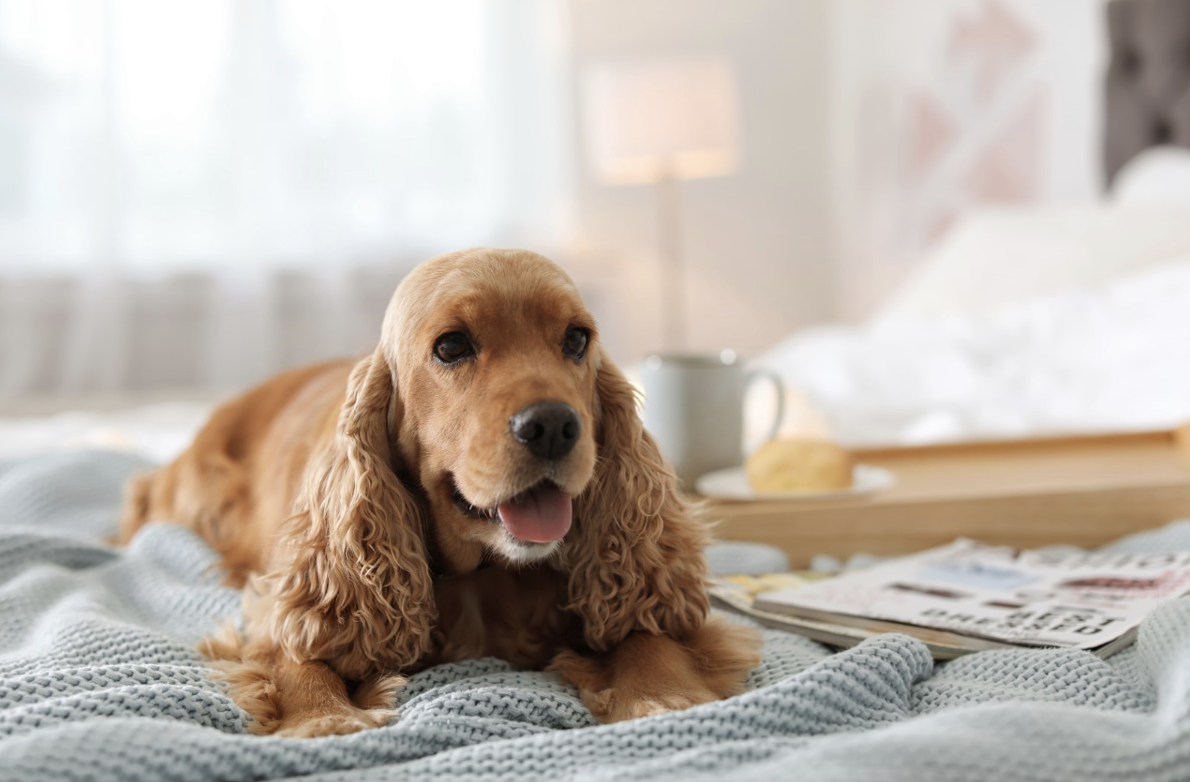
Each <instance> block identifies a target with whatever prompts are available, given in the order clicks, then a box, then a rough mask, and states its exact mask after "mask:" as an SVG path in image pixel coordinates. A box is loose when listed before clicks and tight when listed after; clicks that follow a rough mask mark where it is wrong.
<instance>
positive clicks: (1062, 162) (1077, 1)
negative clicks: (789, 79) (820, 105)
mask: <svg viewBox="0 0 1190 782" xmlns="http://www.w3.org/2000/svg"><path fill="white" fill-rule="evenodd" d="M1104 5H1105V0H1046V1H1045V2H1043V3H1042V2H1036V0H898V2H896V3H888V2H882V1H881V0H837V2H833V3H831V8H830V19H829V24H830V28H831V34H830V39H831V47H830V62H829V66H830V67H829V81H830V87H829V91H828V92H829V95H830V99H831V106H830V116H831V127H832V132H831V138H832V142H833V147H832V193H833V226H834V234H835V236H836V237H837V245H836V246H837V249H838V255H837V257H836V263H835V265H834V273H835V276H834V281H835V290H836V292H837V296H838V299H837V306H838V314H839V315H840V316H842V317H845V318H855V317H860V316H864V315H867V314H869V313H871V312H872V311H873V310H874V309H875V308H876V307H877V306H878V304H879V303H880V301H881V300H882V299H884V298H885V297H886V296H887V295H888V294H889V293H890V292H891V291H892V290H894V289H895V288H896V286H897V285H898V284H899V283H900V282H901V281H902V280H904V279H905V278H906V276H907V275H909V274H910V273H911V272H912V271H913V269H914V268H915V266H916V265H917V264H918V263H919V262H920V260H921V259H922V256H923V254H924V253H925V251H926V250H927V249H928V248H929V247H930V246H931V244H932V243H933V242H934V241H936V240H937V239H938V237H940V236H941V235H942V234H943V233H944V232H945V231H946V230H947V229H948V228H949V227H950V226H951V225H953V223H954V221H955V220H956V218H958V216H959V215H961V214H962V213H963V212H964V211H966V210H969V209H971V208H973V207H977V206H979V205H981V204H1033V203H1048V204H1055V203H1063V204H1068V203H1085V202H1090V201H1093V200H1095V199H1096V198H1097V197H1098V195H1099V194H1100V192H1101V190H1102V184H1101V175H1100V124H1101V123H1100V113H1101V93H1102V80H1103V75H1102V74H1103V69H1104V68H1105V67H1106V62H1105V58H1106V37H1105V36H1106V34H1105V32H1104V27H1103V18H1104Z"/></svg>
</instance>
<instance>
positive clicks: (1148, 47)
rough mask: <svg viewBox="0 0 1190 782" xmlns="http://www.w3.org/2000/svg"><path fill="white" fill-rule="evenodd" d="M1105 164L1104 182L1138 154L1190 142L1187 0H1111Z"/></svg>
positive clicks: (1189, 4)
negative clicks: (1164, 145) (1154, 148)
mask: <svg viewBox="0 0 1190 782" xmlns="http://www.w3.org/2000/svg"><path fill="white" fill-rule="evenodd" d="M1107 28H1108V38H1109V41H1110V44H1111V61H1110V64H1109V66H1108V71H1107V95H1106V104H1105V105H1106V117H1105V127H1104V165H1105V173H1106V175H1107V181H1108V183H1110V182H1111V181H1112V179H1114V178H1115V175H1116V173H1117V172H1118V171H1119V170H1120V168H1121V167H1122V166H1123V165H1124V164H1125V163H1127V162H1128V161H1129V160H1130V159H1131V158H1132V157H1133V156H1134V155H1136V154H1137V153H1139V152H1141V151H1143V150H1145V149H1148V148H1149V147H1153V146H1158V145H1162V144H1174V145H1177V146H1184V147H1190V0H1111V2H1110V3H1108V6H1107Z"/></svg>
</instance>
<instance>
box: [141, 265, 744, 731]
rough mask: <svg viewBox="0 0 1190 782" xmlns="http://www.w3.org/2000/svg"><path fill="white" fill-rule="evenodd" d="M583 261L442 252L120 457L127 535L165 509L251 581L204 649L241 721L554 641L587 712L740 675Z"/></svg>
mask: <svg viewBox="0 0 1190 782" xmlns="http://www.w3.org/2000/svg"><path fill="white" fill-rule="evenodd" d="M637 402H638V399H637V395H636V393H635V391H634V389H633V387H632V386H631V385H630V384H629V382H628V381H627V380H626V379H625V377H624V376H623V374H621V372H620V371H619V370H618V369H617V368H616V366H615V365H614V364H613V363H612V361H611V360H610V359H609V358H608V355H607V352H606V350H605V349H604V348H603V347H602V346H601V345H600V341H599V334H598V330H597V328H596V324H595V321H594V320H593V319H592V317H591V315H590V313H588V312H587V310H586V309H585V307H584V306H583V303H582V300H581V298H580V296H579V294H578V291H577V289H576V287H575V285H574V283H573V282H572V281H571V280H570V278H569V277H568V276H567V275H566V274H565V273H564V272H563V271H562V270H561V269H560V268H559V267H558V266H556V265H555V264H554V263H553V262H551V261H549V260H548V259H546V258H544V257H542V256H540V255H536V254H534V253H531V252H527V251H521V250H492V249H479V250H467V251H461V252H456V253H450V254H447V255H441V256H438V257H436V258H432V259H430V260H428V261H426V262H424V263H422V264H421V265H419V266H418V267H417V268H416V269H414V270H413V271H412V272H411V273H410V274H409V275H408V276H407V277H406V278H405V279H404V280H403V281H402V282H401V284H400V285H399V287H398V288H397V291H396V293H395V294H394V295H393V298H392V301H391V303H390V304H389V306H388V309H387V311H386V314H385V318H384V324H383V330H382V334H381V339H380V343H379V345H378V346H377V347H376V349H375V351H374V352H373V353H372V354H371V355H369V356H367V357H366V358H364V359H363V360H362V361H358V362H346V361H344V362H332V363H326V364H321V365H318V366H314V367H309V368H305V369H300V370H296V371H292V372H289V373H286V374H283V375H280V376H278V377H276V378H274V379H272V380H269V381H267V382H266V383H264V384H263V385H261V386H259V387H257V388H255V389H254V390H251V391H249V392H247V393H246V394H244V395H243V396H240V397H239V398H237V399H234V400H232V401H230V402H228V403H226V404H224V405H223V406H222V407H220V408H218V409H217V410H216V411H215V412H214V413H213V415H212V416H211V418H210V420H209V421H208V422H207V423H206V425H205V426H204V428H203V429H202V430H201V431H200V432H199V433H198V435H197V436H196V438H195V440H194V442H193V444H192V445H190V447H189V448H188V449H187V450H186V451H185V452H184V453H182V455H181V456H179V457H178V459H177V460H176V461H175V462H173V463H172V464H170V465H168V466H165V467H163V468H161V469H159V470H156V471H153V472H150V473H146V474H142V475H139V476H136V477H134V478H133V479H132V480H131V481H130V483H129V485H128V487H127V497H126V503H125V511H124V514H123V516H122V518H121V521H120V531H119V534H118V538H119V539H120V540H121V541H123V542H127V541H128V540H129V539H131V537H132V536H133V535H134V534H135V533H136V531H137V530H138V529H139V528H140V527H141V526H143V525H144V524H145V523H147V522H148V521H149V520H169V521H173V522H176V523H180V524H182V525H184V526H186V527H188V528H190V529H191V530H193V531H195V532H196V533H198V534H199V535H201V536H202V537H203V538H205V539H206V540H207V541H208V542H209V543H210V545H211V546H212V547H213V548H214V549H215V551H216V552H218V554H219V556H220V558H221V560H220V564H221V566H222V568H223V570H224V573H225V574H226V581H227V583H229V584H232V585H236V586H245V585H246V586H247V587H248V589H246V592H245V613H244V622H243V627H242V630H241V631H240V632H236V631H235V630H234V629H232V628H230V627H229V628H228V629H227V630H226V631H225V632H223V633H221V634H217V635H215V636H212V637H211V638H208V639H206V640H205V641H204V642H203V644H202V646H201V649H202V651H203V652H204V653H205V654H206V655H207V656H208V657H209V658H211V659H212V660H213V661H214V665H215V666H216V667H217V668H218V669H219V671H220V675H221V676H222V678H224V679H225V680H226V681H227V682H228V684H229V689H230V693H231V696H232V697H233V698H234V699H235V701H236V702H237V703H238V704H239V705H240V706H241V707H242V708H243V709H244V710H245V711H246V712H247V713H248V715H249V716H250V717H251V722H250V724H249V729H250V730H251V731H252V732H254V733H262V734H277V735H284V736H295V737H312V736H324V735H333V734H345V733H351V732H354V731H357V730H361V729H365V728H371V727H376V726H380V725H384V724H386V723H387V722H389V721H390V720H391V719H392V718H393V717H394V716H396V712H395V711H394V709H393V705H394V702H395V699H396V696H397V694H398V691H399V688H400V687H401V686H402V684H403V683H404V681H405V679H404V678H403V675H406V674H409V673H411V672H416V671H418V670H420V669H423V668H426V667H428V666H430V665H434V664H437V663H442V662H449V661H456V660H464V659H472V658H477V657H481V656H488V655H490V656H495V657H499V658H502V659H504V660H507V661H509V662H510V663H511V664H513V665H515V666H519V667H525V668H540V667H545V669H546V670H549V671H553V672H555V673H557V674H558V675H559V676H560V677H561V678H562V679H563V680H565V681H566V682H569V683H570V684H572V685H573V686H574V687H576V688H577V690H578V693H579V697H580V698H581V700H582V702H583V703H584V704H585V705H586V706H587V708H589V709H590V711H591V712H592V714H593V715H594V717H595V718H596V719H598V720H600V721H604V722H613V721H618V720H625V719H631V718H636V717H642V716H647V715H652V714H659V713H662V712H666V711H672V710H677V709H683V708H686V707H689V706H692V705H695V704H699V703H706V702H709V701H713V700H718V699H722V698H725V697H728V696H730V695H733V694H736V693H738V692H740V691H741V690H742V689H743V686H744V681H745V679H746V676H747V674H748V673H749V672H750V671H751V670H752V669H753V668H754V667H755V666H756V665H757V663H758V662H759V657H758V654H757V648H758V638H757V636H756V635H755V633H753V632H752V631H751V630H749V629H747V628H744V627H742V626H739V625H736V624H733V623H731V622H728V621H725V620H723V619H721V618H717V617H711V616H709V613H708V609H709V603H708V596H707V590H706V577H707V567H706V563H705V560H704V554H703V548H704V546H705V545H706V544H707V542H708V530H707V527H706V525H705V523H704V522H703V521H702V520H700V518H698V516H697V515H696V514H694V513H692V512H691V509H690V508H689V507H688V505H687V503H686V502H685V500H684V499H683V497H682V495H681V494H680V493H679V491H678V486H677V482H676V479H675V477H674V474H673V472H672V470H671V469H670V468H669V467H668V466H667V465H666V463H665V462H664V460H663V459H662V457H661V455H660V454H659V452H658V449H657V447H656V445H655V443H654V442H653V440H652V438H651V437H650V436H649V434H648V433H647V432H646V431H645V430H644V428H643V426H642V424H641V421H640V418H639V416H638V414H637Z"/></svg>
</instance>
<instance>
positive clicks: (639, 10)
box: [569, 0, 834, 359]
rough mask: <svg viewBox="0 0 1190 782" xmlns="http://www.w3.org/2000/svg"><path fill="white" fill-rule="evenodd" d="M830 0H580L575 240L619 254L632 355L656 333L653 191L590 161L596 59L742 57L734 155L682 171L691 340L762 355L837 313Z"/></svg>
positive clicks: (609, 259) (600, 253)
mask: <svg viewBox="0 0 1190 782" xmlns="http://www.w3.org/2000/svg"><path fill="white" fill-rule="evenodd" d="M827 5H828V3H827V2H826V0H733V2H730V3H725V2H722V0H652V1H651V2H648V3H640V2H637V0H574V1H573V2H572V4H571V18H570V20H569V35H570V38H571V41H570V43H571V46H572V52H573V70H572V78H573V81H572V84H573V87H574V90H575V95H576V97H578V98H579V99H578V100H576V104H575V107H574V112H573V118H574V134H575V148H576V150H578V154H576V156H575V159H574V171H573V173H574V182H575V215H576V225H575V231H576V239H575V247H574V249H573V250H572V253H573V254H574V255H577V256H586V257H589V258H591V259H595V260H598V261H599V262H600V263H610V264H613V265H615V266H617V267H618V269H619V277H620V280H621V282H620V286H619V289H620V290H621V291H622V293H623V296H624V297H625V300H624V301H621V302H620V306H619V308H618V309H619V313H620V314H619V316H618V317H619V322H618V323H617V326H618V329H619V331H620V332H621V333H622V334H623V335H624V345H625V352H626V355H625V356H624V358H626V359H634V358H639V357H640V356H642V355H644V354H646V353H647V352H650V351H653V350H657V349H658V347H659V346H660V345H661V342H662V339H661V319H660V316H659V314H658V301H659V296H660V290H661V286H663V285H665V284H666V281H665V279H664V277H663V276H662V275H661V274H660V273H659V270H658V265H657V247H658V236H657V226H658V222H657V215H656V201H655V197H656V193H655V191H654V189H653V187H652V186H650V185H631V186H617V187H612V186H607V185H601V184H598V183H596V182H595V181H594V180H593V179H592V177H591V175H590V174H589V173H588V168H587V160H586V153H585V142H586V138H585V128H584V125H583V117H582V112H581V103H582V101H581V89H582V82H583V74H584V73H585V70H586V68H588V66H590V65H591V64H592V63H597V62H602V61H608V60H616V59H620V58H632V57H637V56H669V55H675V56H681V55H719V56H725V57H727V58H729V59H730V60H731V61H732V62H733V63H734V65H735V69H736V77H737V88H738V91H739V95H738V98H739V115H740V116H739V124H740V132H741V142H740V155H741V161H740V168H739V170H738V171H737V172H736V173H735V174H734V175H731V176H727V177H719V178H708V179H695V180H687V181H684V182H682V183H680V197H681V199H682V216H683V221H682V242H683V245H684V250H685V258H686V261H687V264H688V268H689V269H690V277H691V281H690V282H691V284H690V290H689V295H688V297H687V302H686V311H687V314H688V322H689V324H690V332H689V334H690V338H689V344H688V346H687V347H688V348H689V349H694V350H719V349H721V348H724V347H732V348H735V349H736V350H738V351H740V352H741V353H742V354H743V355H745V356H747V355H754V354H755V353H757V352H759V351H760V350H762V349H764V348H766V347H768V346H770V345H771V344H772V343H774V342H775V341H777V340H778V339H780V338H781V337H782V336H784V335H786V334H789V333H791V332H792V331H793V330H794V329H796V328H797V327H799V326H802V325H805V324H808V323H813V322H816V321H822V320H825V319H829V318H830V317H831V316H832V315H833V295H834V294H833V290H832V285H833V281H832V277H831V274H830V252H831V248H830V245H831V238H830V227H829V220H828V209H829V203H828V201H827V199H826V198H825V193H826V191H827V186H828V169H827V160H826V157H825V155H824V154H823V150H824V149H825V148H826V143H827V135H826V134H827V114H826V107H827V96H826V90H827V82H826V79H825V73H826V65H827V58H828V51H827V41H826V40H825V37H824V36H823V31H824V30H825V29H826V24H827Z"/></svg>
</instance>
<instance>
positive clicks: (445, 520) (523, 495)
mask: <svg viewBox="0 0 1190 782" xmlns="http://www.w3.org/2000/svg"><path fill="white" fill-rule="evenodd" d="M381 348H382V350H383V352H384V357H385V360H386V361H387V362H388V363H389V365H390V366H391V367H392V368H393V372H394V385H395V388H396V391H397V393H396V394H395V395H394V403H393V410H392V412H391V415H390V421H389V424H390V433H391V434H392V435H395V437H396V439H397V445H398V451H399V453H400V455H401V460H402V462H403V463H404V465H405V469H406V470H407V471H408V472H410V473H412V477H413V478H415V479H416V480H417V482H418V483H419V484H420V485H421V487H422V489H423V490H424V491H425V493H426V496H427V498H428V500H429V503H430V507H431V509H432V514H433V517H434V521H435V525H434V527H435V533H436V539H437V540H436V543H437V546H438V550H439V552H440V554H441V556H442V558H443V559H444V561H445V564H446V565H447V566H448V567H449V569H451V570H456V571H457V570H469V569H471V568H473V567H475V565H476V564H478V561H479V558H480V557H481V556H482V554H483V552H484V550H487V551H490V552H493V553H495V554H496V555H497V556H500V557H503V558H504V559H506V560H508V561H510V562H513V563H522V562H529V561H533V560H537V559H542V558H545V557H548V556H549V555H550V554H552V553H553V552H554V551H556V550H557V549H558V548H559V546H560V544H561V541H562V539H563V538H564V537H565V536H566V534H567V532H568V531H569V530H570V527H571V522H572V514H573V499H574V497H576V496H577V495H579V494H580V493H581V492H582V491H583V490H584V489H585V488H586V487H587V484H588V483H589V482H590V480H591V477H592V474H593V472H594V468H595V452H596V444H595V426H596V420H597V416H596V409H595V406H596V374H597V371H598V367H599V364H600V355H599V347H598V334H597V333H596V329H595V322H594V320H593V319H592V317H591V315H590V313H588V312H587V310H586V308H585V307H584V306H583V302H582V299H581V298H580V297H579V294H578V291H577V290H576V288H575V286H574V283H573V282H571V280H570V278H569V277H567V276H566V274H565V273H564V272H563V271H562V270H561V269H559V268H558V267H557V266H556V265H555V264H553V263H552V262H551V261H549V260H547V259H545V258H543V257H541V256H540V255H536V254H534V253H530V252H525V251H518V250H470V251H463V252H458V253H451V254H449V255H443V256H439V257H437V258H434V259H432V260H430V261H427V262H426V263H424V264H422V265H421V266H419V267H418V268H417V269H416V270H414V271H413V272H412V273H411V274H410V275H409V276H408V277H407V278H406V279H405V280H404V281H403V282H402V283H401V286H400V287H399V288H398V289H397V292H396V294H395V295H394V296H393V301H392V304H391V305H390V306H389V310H388V314H387V316H386V318H385V324H384V331H383V336H382V340H381Z"/></svg>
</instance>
